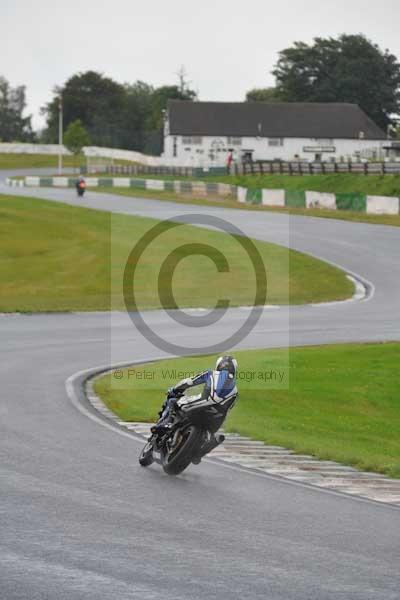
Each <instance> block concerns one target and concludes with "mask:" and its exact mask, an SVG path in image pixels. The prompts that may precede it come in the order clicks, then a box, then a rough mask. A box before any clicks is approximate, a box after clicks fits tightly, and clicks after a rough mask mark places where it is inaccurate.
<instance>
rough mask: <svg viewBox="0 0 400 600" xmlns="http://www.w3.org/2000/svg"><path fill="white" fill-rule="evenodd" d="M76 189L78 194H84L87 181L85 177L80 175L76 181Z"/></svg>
mask: <svg viewBox="0 0 400 600" xmlns="http://www.w3.org/2000/svg"><path fill="white" fill-rule="evenodd" d="M75 187H76V191H77V194H78V196H83V194H84V193H85V190H86V181H85V178H84V177H83V176H82V175H80V176H79V177H78V179H77V181H76V183H75Z"/></svg>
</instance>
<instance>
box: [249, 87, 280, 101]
mask: <svg viewBox="0 0 400 600" xmlns="http://www.w3.org/2000/svg"><path fill="white" fill-rule="evenodd" d="M246 102H281V99H280V98H279V95H278V92H277V90H276V88H274V87H268V88H253V89H252V90H249V91H248V92H247V94H246Z"/></svg>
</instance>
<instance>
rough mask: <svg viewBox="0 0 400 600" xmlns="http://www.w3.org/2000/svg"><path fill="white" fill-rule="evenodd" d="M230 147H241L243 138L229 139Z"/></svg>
mask: <svg viewBox="0 0 400 600" xmlns="http://www.w3.org/2000/svg"><path fill="white" fill-rule="evenodd" d="M228 145H231V146H241V145H242V138H240V137H228Z"/></svg>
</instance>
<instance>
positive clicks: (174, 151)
mask: <svg viewBox="0 0 400 600" xmlns="http://www.w3.org/2000/svg"><path fill="white" fill-rule="evenodd" d="M177 153H178V148H177V139H176V137H174V146H173V154H174V156H177Z"/></svg>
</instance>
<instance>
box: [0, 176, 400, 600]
mask: <svg viewBox="0 0 400 600" xmlns="http://www.w3.org/2000/svg"><path fill="white" fill-rule="evenodd" d="M3 177H5V173H3ZM1 178H2V176H1V175H0V179H1ZM0 186H1V181H0ZM0 191H1V192H3V193H10V194H15V195H16V194H18V195H30V196H37V197H42V198H50V199H52V200H55V201H63V202H69V203H71V204H77V199H76V197H75V194H74V192H73V191H71V190H54V189H51V190H50V189H49V190H38V189H32V190H27V189H24V188H15V189H11V188H1V187H0ZM79 204H80V205H86V206H91V207H94V208H99V209H104V210H110V209H111V207H112V210H113V211H118V212H123V213H131V214H137V215H145V216H152V217H155V218H166V217H172V216H174V215H176V214H182V213H189V212H193V213H198V212H199V210H200V209H199V207H198V206H190V205H186V206H184V205H182V204H178V205H174V204H173V203H169V202H157V201H151V200H140V199H132V198H123V197H116V196H107V195H102V194H97V193H90V192H89V193H88V194H87V195H86V196H85V198H84V200H83V201H82V200H80V201H79ZM204 212H207V214H213V215H216V216H220V217H223V218H225V219H226V220H229V221H230V222H231V223H233V224H236V225H238V226H239V227H240V228H241V229H242V230H243V231H245V232H246V233H247V234H248V235H250V236H252V237H255V238H259V239H265V240H268V241H273V242H277V243H281V244H288V245H290V246H291V247H293V248H296V249H299V250H302V251H304V252H309V253H310V254H313V255H317V256H320V257H322V258H324V259H325V260H328V261H331V262H334V263H336V264H339V265H341V266H343V267H344V268H345V269H346V270H348V271H350V272H353V273H354V274H356V275H357V276H358V277H359V278H360V279H362V280H364V282H365V284H366V287H367V292H368V298H367V299H366V300H364V301H361V302H357V301H354V302H346V303H336V304H332V305H326V306H319V307H313V306H307V307H298V308H292V309H291V310H290V311H288V310H287V309H283V308H280V309H274V310H268V309H267V310H265V311H264V314H263V316H262V318H261V320H260V323H259V324H258V326H257V327H256V329H255V330H254V331H253V332H252V333H251V334H250V336H249V337H248V338H247V339H246V340H244V341H243V342H242V344H241V347H256V346H259V347H266V346H281V345H285V344H286V343H287V342H289V343H290V344H292V345H297V344H318V343H328V342H337V341H358V340H360V341H368V340H370V341H373V340H399V339H400V303H399V298H400V228H394V227H393V228H392V227H382V226H374V225H366V224H360V223H350V222H344V221H336V220H323V219H313V218H305V217H290V220H289V223H290V225H289V228H288V227H287V224H288V217H287V216H285V215H282V214H278V213H275V214H274V213H258V212H251V211H239V210H237V211H235V210H229V209H222V208H215V209H214V208H208V207H207V208H205V209H204ZM244 313H245V311H243V310H241V309H236V310H231V311H228V314H227V315H226V317H225V318H226V319H227V320H226V321H225V324H224V325H221V326H218V325H217V326H216V327H214V333H213V336H214V338H215V341H218V337H221V335H222V334H223V331H222V328H224V330H225V333H226V327H229V326H230V327H232V328H233V327H235V326H236V325H237V322H239V321H240V319H241V318H242V317H243V314H244ZM168 319H169V318H168V317H166V315H164V313H162V312H157V311H154V312H151V313H149V315H148V320H149V322H150V323H151V324H152V325H154V328H155V330H156V331H157V332H160V333H162V334H163V335H164V336H166V337H168V335H170V336H171V335H172V336H175V337H176V338H177V339H179V341H180V342H181V343H185V342H186V341H187V338H189V336H190V337H193V334H192V332H191V331H189V332H187V331H185V328H184V327H183V326H178V325H177V324H176V323H175V322H171V320H170V319H169V320H168ZM112 320H113V327H112V335H111V328H110V316H109V315H107V314H103V313H93V314H60V315H56V314H53V315H46V314H43V315H29V316H20V315H3V316H0V331H1V345H0V352H1V362H0V372H1V381H2V394H1V396H2V397H1V402H0V439H1V443H0V452H1V461H0V479H1V483H0V598H1V600H22V599H23V600H25V599H26V600H36V599H37V600H39V599H40V600H43V599H49V600H52V599H53V598H57V600H58V599H61V600H64V599H65V600H67V599H68V600H75V599H79V600H80V599H85V600H86V599H90V600H92V599H93V600H94V599H96V600H98V599H101V600H111V599H112V600H116V599H118V600H125V599H139V598H140V599H145V600H153V599H154V600H155V599H157V600H158V599H165V600H192V599H193V600H197V599H203V598H204V599H206V598H207V599H210V600H211V599H217V598H218V599H225V598H226V599H228V598H229V599H233V598H234V599H249V600H258V599H260V600H261V599H263V600H264V599H268V600H275V599H276V600H277V599H279V600H292V599H293V600H314V599H315V600H328V599H329V600H337V599H338V598H343V599H346V600H350V599H351V600H367V599H368V600H398V598H399V589H400V576H399V568H398V567H399V561H400V511H399V509H398V508H395V507H391V506H388V505H379V504H377V503H373V502H369V501H364V500H361V499H357V498H351V497H347V496H344V495H341V494H337V493H332V492H328V491H323V490H320V489H314V488H311V487H308V486H303V485H299V484H295V483H292V482H287V481H284V480H282V479H279V478H277V477H272V476H263V475H256V474H255V473H253V472H251V471H249V470H245V469H240V468H236V467H235V466H230V465H225V466H224V465H221V464H219V463H218V462H217V461H213V460H211V459H210V460H208V461H207V462H203V463H202V464H201V465H200V466H199V467H197V468H190V469H189V470H188V471H187V472H186V473H185V474H184V475H182V476H181V477H179V478H176V479H173V478H168V477H167V476H166V475H164V474H163V473H162V472H161V470H160V469H159V468H158V467H157V466H155V467H152V468H150V469H147V470H145V469H142V468H141V467H140V466H139V465H138V462H137V455H138V452H139V450H140V444H139V443H138V442H137V441H136V440H135V439H134V438H130V437H127V436H123V435H119V434H118V433H117V432H116V431H112V430H109V429H106V428H104V427H102V426H100V425H99V424H98V423H96V422H95V421H93V420H91V419H89V418H87V416H85V415H84V414H82V413H81V412H79V411H78V410H77V409H76V407H75V406H73V404H72V403H71V402H70V400H69V398H68V396H67V393H66V388H65V381H66V380H67V378H69V377H70V376H71V375H72V374H74V373H76V372H78V371H81V370H83V369H89V368H92V367H95V366H97V365H105V364H109V363H110V360H111V359H112V360H113V362H116V361H121V362H123V361H128V360H135V359H140V358H152V357H154V356H160V354H161V351H160V350H158V349H157V348H154V346H153V345H152V344H151V343H150V342H149V341H146V340H144V339H143V338H142V337H141V336H140V334H138V333H136V332H135V330H134V328H133V326H132V325H130V322H129V320H128V318H127V316H126V315H124V314H122V313H120V314H117V315H114V316H113V317H112ZM288 323H289V325H290V327H289V328H288ZM198 333H199V339H200V340H201V341H203V342H205V340H208V338H209V336H210V332H209V331H202V330H199V332H198ZM210 341H212V339H210ZM366 376H369V374H366Z"/></svg>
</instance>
